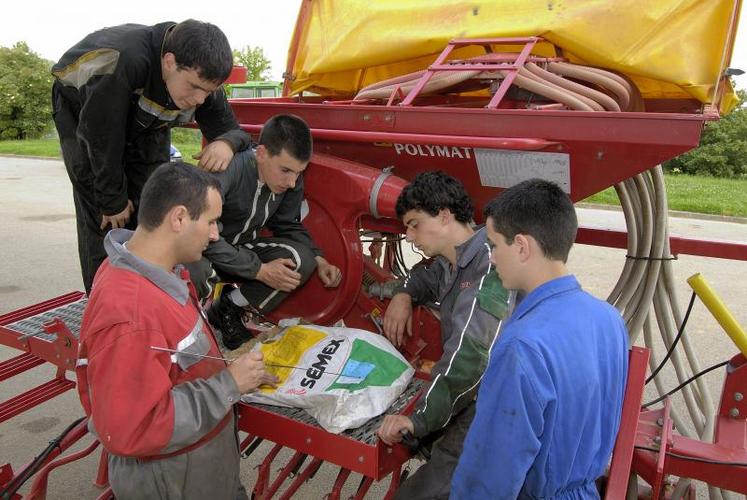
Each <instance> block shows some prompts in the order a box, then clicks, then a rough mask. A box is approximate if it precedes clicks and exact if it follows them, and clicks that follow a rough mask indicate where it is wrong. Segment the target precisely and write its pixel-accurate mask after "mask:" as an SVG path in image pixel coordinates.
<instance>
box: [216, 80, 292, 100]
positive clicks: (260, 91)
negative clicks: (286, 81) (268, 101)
mask: <svg viewBox="0 0 747 500" xmlns="http://www.w3.org/2000/svg"><path fill="white" fill-rule="evenodd" d="M226 87H228V89H229V92H228V98H229V99H236V98H255V97H278V96H279V95H281V94H282V93H283V82H270V81H268V82H262V81H249V82H246V83H230V84H226Z"/></svg>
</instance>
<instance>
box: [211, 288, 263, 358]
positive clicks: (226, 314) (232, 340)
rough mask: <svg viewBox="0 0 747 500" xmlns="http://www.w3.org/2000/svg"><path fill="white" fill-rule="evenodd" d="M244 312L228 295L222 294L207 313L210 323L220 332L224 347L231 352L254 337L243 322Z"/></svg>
mask: <svg viewBox="0 0 747 500" xmlns="http://www.w3.org/2000/svg"><path fill="white" fill-rule="evenodd" d="M243 312H244V311H243V309H242V308H241V307H239V306H237V305H236V304H234V303H233V302H231V299H230V297H228V295H226V294H221V296H220V297H218V300H217V301H215V302H213V305H212V306H211V307H210V309H208V312H207V317H208V321H209V322H210V324H211V325H212V326H213V328H215V329H216V330H218V331H219V332H220V335H221V339H222V341H223V345H224V346H226V348H227V349H230V350H231V351H233V350H234V349H237V348H238V347H239V346H241V344H243V343H244V342H246V341H247V340H249V339H251V338H252V337H253V335H252V334H251V332H249V330H247V329H246V327H245V326H244V323H243V322H242V321H241V316H242V314H243Z"/></svg>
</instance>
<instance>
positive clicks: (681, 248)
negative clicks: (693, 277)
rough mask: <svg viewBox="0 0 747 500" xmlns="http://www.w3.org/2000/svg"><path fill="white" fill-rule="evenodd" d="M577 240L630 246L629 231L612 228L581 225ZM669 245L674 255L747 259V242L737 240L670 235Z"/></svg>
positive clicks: (609, 245)
mask: <svg viewBox="0 0 747 500" xmlns="http://www.w3.org/2000/svg"><path fill="white" fill-rule="evenodd" d="M576 242H577V243H581V244H584V245H596V246H601V247H610V248H628V233H627V232H625V231H615V230H612V229H594V228H589V227H579V228H578V234H577V235H576ZM669 245H670V249H671V251H672V254H673V255H678V254H686V255H700V256H703V257H717V258H719V259H730V260H747V244H745V243H739V242H736V241H719V240H696V239H691V238H681V237H679V236H670V237H669ZM641 257H645V256H641Z"/></svg>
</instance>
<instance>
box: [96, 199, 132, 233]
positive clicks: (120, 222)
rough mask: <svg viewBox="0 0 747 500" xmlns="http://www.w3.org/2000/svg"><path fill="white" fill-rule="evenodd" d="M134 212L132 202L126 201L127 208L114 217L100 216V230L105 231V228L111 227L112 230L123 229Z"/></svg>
mask: <svg viewBox="0 0 747 500" xmlns="http://www.w3.org/2000/svg"><path fill="white" fill-rule="evenodd" d="M134 211H135V206H134V205H133V204H132V200H127V206H126V207H125V209H124V210H122V211H121V212H119V213H118V214H114V215H102V216H101V230H102V231H103V230H104V229H106V226H108V225H110V224H111V226H112V229H117V228H120V227H125V224H127V223H128V222H130V216H131V215H132V212H134Z"/></svg>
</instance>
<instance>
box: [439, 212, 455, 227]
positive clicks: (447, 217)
mask: <svg viewBox="0 0 747 500" xmlns="http://www.w3.org/2000/svg"><path fill="white" fill-rule="evenodd" d="M437 217H438V220H439V221H441V224H444V225H446V224H448V223H449V222H451V220H452V219H453V218H454V214H452V213H451V210H449V209H448V208H442V209H441V210H439V211H438V216H437Z"/></svg>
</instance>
